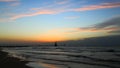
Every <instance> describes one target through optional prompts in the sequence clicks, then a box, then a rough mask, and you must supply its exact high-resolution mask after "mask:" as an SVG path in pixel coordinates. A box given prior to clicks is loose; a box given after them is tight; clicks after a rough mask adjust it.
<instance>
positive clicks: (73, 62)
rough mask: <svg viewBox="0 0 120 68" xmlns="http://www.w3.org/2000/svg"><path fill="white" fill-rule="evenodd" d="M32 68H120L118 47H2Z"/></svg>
mask: <svg viewBox="0 0 120 68" xmlns="http://www.w3.org/2000/svg"><path fill="white" fill-rule="evenodd" d="M3 51H6V52H8V53H9V55H10V56H14V57H18V58H21V59H22V60H27V61H30V62H29V63H28V64H27V65H28V66H30V67H33V68H120V47H75V46H70V47H69V46H58V47H54V46H31V47H14V48H4V49H3Z"/></svg>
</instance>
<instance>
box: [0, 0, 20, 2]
mask: <svg viewBox="0 0 120 68" xmlns="http://www.w3.org/2000/svg"><path fill="white" fill-rule="evenodd" d="M13 1H18V0H0V2H13Z"/></svg>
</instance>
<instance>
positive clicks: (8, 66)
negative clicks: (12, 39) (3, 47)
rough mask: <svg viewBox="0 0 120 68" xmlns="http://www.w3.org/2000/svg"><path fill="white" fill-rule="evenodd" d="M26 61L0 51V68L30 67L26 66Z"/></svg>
mask: <svg viewBox="0 0 120 68" xmlns="http://www.w3.org/2000/svg"><path fill="white" fill-rule="evenodd" d="M26 63H28V61H21V60H20V59H18V58H14V57H10V56H8V53H6V52H3V51H0V68H31V67H28V66H26Z"/></svg>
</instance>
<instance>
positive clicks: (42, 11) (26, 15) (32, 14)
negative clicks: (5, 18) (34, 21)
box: [11, 9, 64, 20]
mask: <svg viewBox="0 0 120 68" xmlns="http://www.w3.org/2000/svg"><path fill="white" fill-rule="evenodd" d="M60 12H64V11H63V10H52V9H51V10H50V9H49V10H47V9H46V10H40V11H37V12H34V13H29V14H20V15H15V16H13V17H11V19H12V20H15V19H18V18H22V17H29V16H36V15H42V14H57V13H60Z"/></svg>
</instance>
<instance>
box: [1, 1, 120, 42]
mask: <svg viewBox="0 0 120 68" xmlns="http://www.w3.org/2000/svg"><path fill="white" fill-rule="evenodd" d="M110 35H120V0H0V40H13V41H38V42H55V41H68V40H80V39H85V38H90V37H100V36H110Z"/></svg>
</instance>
